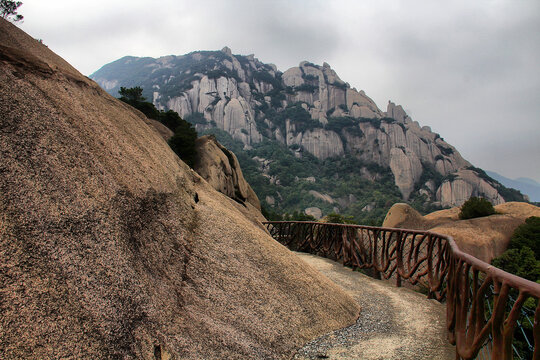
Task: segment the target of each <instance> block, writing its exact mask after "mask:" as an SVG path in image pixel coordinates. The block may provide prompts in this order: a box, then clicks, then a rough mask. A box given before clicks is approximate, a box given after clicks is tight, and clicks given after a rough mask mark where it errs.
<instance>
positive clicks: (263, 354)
mask: <svg viewBox="0 0 540 360" xmlns="http://www.w3.org/2000/svg"><path fill="white" fill-rule="evenodd" d="M160 61H163V62H165V61H166V60H165V59H162V60H160ZM0 114H1V116H0V174H1V176H0V298H1V301H0V313H1V316H0V353H1V357H2V358H3V359H53V358H65V359H73V358H77V359H148V360H155V359H240V358H258V359H264V358H267V359H284V358H290V357H291V356H292V353H293V351H294V350H295V349H296V348H298V347H300V346H301V345H302V344H304V343H305V342H307V341H309V340H311V339H313V338H315V337H317V336H319V335H321V334H322V333H326V332H328V331H329V330H330V329H336V328H341V327H343V326H347V325H349V324H351V323H353V322H354V321H355V320H356V318H357V316H358V313H359V309H358V305H357V304H356V303H355V302H354V301H353V300H352V299H351V298H350V297H349V296H348V295H346V294H345V293H344V292H343V291H342V290H341V289H339V288H338V287H336V286H335V285H333V284H332V283H331V282H330V281H329V280H328V279H326V278H324V277H322V276H321V275H320V274H319V273H317V272H316V271H314V270H312V269H311V268H309V267H306V266H305V264H304V263H303V262H302V261H301V260H300V259H298V258H296V257H295V256H294V255H293V254H292V253H291V252H290V251H288V250H287V249H286V248H284V247H283V246H281V245H280V244H278V243H277V242H275V241H274V240H273V239H272V238H271V237H270V236H269V235H268V234H267V233H266V232H265V231H264V230H262V229H261V228H260V227H259V226H256V225H255V223H256V222H257V220H256V219H253V218H248V217H246V214H245V212H244V206H243V205H241V204H239V203H238V202H236V201H233V200H232V199H230V198H229V197H227V196H225V195H223V194H221V193H220V192H218V191H215V190H214V189H213V188H212V187H211V186H210V185H209V184H208V183H207V182H206V181H205V180H204V179H203V178H202V177H200V176H199V175H198V174H197V173H195V172H194V171H193V170H191V169H190V168H189V167H188V166H187V165H186V164H185V163H183V162H182V161H181V160H180V159H179V158H178V157H177V156H176V155H175V154H174V153H173V152H172V151H171V149H170V148H169V146H168V145H167V143H166V142H165V141H164V140H163V138H162V136H164V137H167V136H168V135H167V134H166V133H163V134H162V135H160V133H158V132H157V131H156V130H154V129H153V127H152V124H151V122H150V121H148V119H146V118H145V117H144V116H143V115H142V113H140V112H139V111H136V110H134V109H133V108H131V107H130V106H128V105H126V104H124V103H122V102H120V101H118V100H116V99H114V98H113V97H111V96H110V95H108V94H107V93H105V92H104V91H103V90H102V89H101V88H100V87H99V86H98V85H97V84H96V83H95V82H93V81H91V80H89V79H88V78H86V77H85V76H83V75H81V74H80V73H79V72H77V71H76V70H75V69H74V68H73V67H71V66H70V65H69V64H67V63H66V62H65V61H63V60H62V59H60V58H59V57H58V56H56V55H55V54H54V53H52V52H51V51H50V50H49V49H48V48H46V47H45V46H43V45H42V44H40V43H39V42H38V41H36V40H34V39H33V38H31V37H30V36H28V35H26V34H24V33H23V32H22V31H21V30H19V29H18V28H16V27H15V26H14V25H12V24H10V23H8V22H6V21H5V20H3V19H0ZM237 170H238V169H237ZM248 215H249V214H248ZM259 225H260V224H259ZM328 294H332V296H328Z"/></svg>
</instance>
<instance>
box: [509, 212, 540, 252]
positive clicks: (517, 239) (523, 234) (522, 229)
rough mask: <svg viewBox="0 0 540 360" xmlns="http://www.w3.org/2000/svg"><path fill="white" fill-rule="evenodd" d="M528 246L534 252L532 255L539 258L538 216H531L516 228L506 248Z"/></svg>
mask: <svg viewBox="0 0 540 360" xmlns="http://www.w3.org/2000/svg"><path fill="white" fill-rule="evenodd" d="M525 246H526V247H528V248H529V249H531V250H532V251H533V252H534V256H535V257H536V258H537V259H540V217H538V216H531V217H530V218H527V220H525V224H522V225H520V226H518V227H517V228H516V230H515V231H514V234H513V235H512V238H511V239H510V243H509V244H508V249H521V248H523V247H525Z"/></svg>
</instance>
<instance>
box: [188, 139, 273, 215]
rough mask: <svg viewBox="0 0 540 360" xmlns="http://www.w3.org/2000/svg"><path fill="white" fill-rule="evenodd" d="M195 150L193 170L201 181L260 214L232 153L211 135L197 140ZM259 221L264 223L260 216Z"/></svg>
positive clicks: (253, 195) (256, 202) (257, 201)
mask: <svg viewBox="0 0 540 360" xmlns="http://www.w3.org/2000/svg"><path fill="white" fill-rule="evenodd" d="M195 148H196V150H197V156H196V158H195V165H194V167H193V168H194V170H195V171H196V172H197V173H198V174H199V175H201V176H202V178H203V179H205V180H206V181H207V182H208V183H209V184H210V185H211V186H212V187H213V188H214V189H216V190H217V191H219V192H221V193H222V194H225V195H227V196H228V197H230V198H231V199H233V200H235V201H238V202H240V203H242V204H244V205H245V204H246V203H249V204H251V205H252V206H253V207H255V209H257V210H258V211H259V212H260V210H261V204H260V202H259V199H258V198H257V195H256V194H255V192H254V191H253V189H252V188H251V186H249V184H248V183H247V181H246V180H245V179H244V176H243V175H242V169H241V168H240V164H239V163H238V159H237V158H236V155H234V153H233V152H231V151H230V150H227V149H226V148H225V147H224V146H223V145H221V144H220V143H219V142H218V141H217V140H216V138H215V137H214V136H211V135H210V136H202V137H200V138H198V139H197V140H196V142H195ZM256 215H257V216H258V215H261V214H260V213H258V214H256ZM260 219H261V221H264V219H263V218H262V215H261V216H260Z"/></svg>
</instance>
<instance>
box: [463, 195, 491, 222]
mask: <svg viewBox="0 0 540 360" xmlns="http://www.w3.org/2000/svg"><path fill="white" fill-rule="evenodd" d="M493 214H495V209H494V208H493V205H492V204H491V203H490V202H489V201H488V200H486V199H484V198H478V197H475V196H473V197H471V198H470V199H469V200H467V201H465V203H464V204H463V205H462V206H461V212H460V213H459V218H460V219H462V220H465V219H472V218H477V217H482V216H488V215H493Z"/></svg>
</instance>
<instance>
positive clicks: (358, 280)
mask: <svg viewBox="0 0 540 360" xmlns="http://www.w3.org/2000/svg"><path fill="white" fill-rule="evenodd" d="M297 255H298V256H300V257H301V258H302V260H304V261H305V262H306V263H308V264H309V265H310V266H312V267H314V268H315V269H317V270H319V271H320V272H321V273H323V274H324V275H326V276H327V277H328V278H329V279H330V280H332V281H333V282H335V283H336V284H337V285H338V286H340V287H341V288H343V289H344V290H345V292H347V293H348V294H349V295H351V296H352V297H353V298H354V299H355V300H356V301H357V302H358V304H359V305H360V306H361V307H362V310H361V312H360V317H359V318H358V320H357V321H356V323H355V324H353V325H352V326H349V327H346V328H343V329H340V330H336V331H334V332H332V333H329V334H326V335H323V336H321V337H319V338H317V339H315V340H313V341H312V342H310V343H308V344H306V345H305V346H304V347H303V348H301V349H300V350H298V351H297V352H296V354H295V355H294V357H293V358H294V359H302V360H304V359H332V360H338V359H365V360H370V359H377V360H382V359H384V360H389V359H396V360H397V359H400V360H407V359H455V353H454V351H455V350H454V347H453V346H452V345H450V343H449V342H448V340H447V337H446V319H445V315H446V308H445V306H444V305H443V304H440V303H439V302H437V301H435V300H429V299H427V298H426V297H425V295H422V294H420V293H417V292H414V291H412V290H410V289H405V288H397V287H395V286H394V285H393V284H391V283H390V282H387V281H381V280H376V279H373V278H371V277H368V276H366V275H364V274H362V273H360V272H358V271H352V270H351V269H349V268H346V267H344V266H342V265H341V264H339V263H337V262H334V261H331V260H328V259H324V258H321V257H318V256H315V255H310V254H305V253H297ZM329 296H331V294H329Z"/></svg>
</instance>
